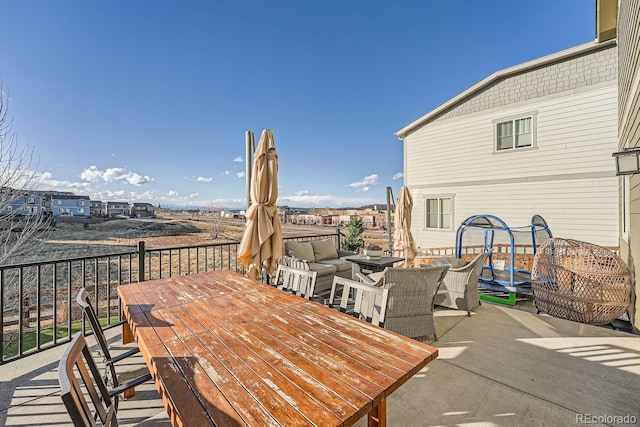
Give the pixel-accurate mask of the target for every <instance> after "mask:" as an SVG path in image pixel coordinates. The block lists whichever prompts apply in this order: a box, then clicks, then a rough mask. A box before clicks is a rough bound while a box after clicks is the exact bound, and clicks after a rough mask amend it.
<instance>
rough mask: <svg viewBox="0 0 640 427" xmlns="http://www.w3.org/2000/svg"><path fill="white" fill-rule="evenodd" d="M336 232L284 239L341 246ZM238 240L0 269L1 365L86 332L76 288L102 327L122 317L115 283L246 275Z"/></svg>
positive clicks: (106, 326) (140, 245)
mask: <svg viewBox="0 0 640 427" xmlns="http://www.w3.org/2000/svg"><path fill="white" fill-rule="evenodd" d="M341 236H342V234H341V233H340V230H337V231H336V232H335V233H330V234H313V235H299V236H295V237H287V238H285V239H284V240H285V242H287V241H302V240H316V239H325V238H331V239H333V240H334V242H335V243H336V247H338V248H339V247H340V245H341ZM239 245H240V243H239V242H237V241H234V242H223V243H212V244H203V245H195V246H179V247H167V248H154V249H147V248H145V243H144V242H142V241H141V242H139V243H138V248H137V249H136V250H134V251H130V252H121V253H113V254H106V255H99V256H91V257H81V258H73V259H61V260H53V261H43V262H37V263H28V264H16V265H8V266H3V267H0V338H1V341H2V346H1V347H0V364H5V363H7V362H10V361H12V360H16V359H19V358H22V357H25V356H28V355H31V354H34V353H36V352H38V351H41V350H44V349H47V348H50V347H53V346H56V345H59V344H64V343H67V342H69V341H70V340H71V337H72V336H73V334H74V333H75V332H76V331H78V330H83V331H84V330H86V328H87V324H86V323H85V320H84V318H83V315H82V310H81V309H80V307H79V306H78V304H77V303H76V301H75V296H76V295H77V293H78V290H79V289H80V288H85V289H87V291H89V294H90V295H91V297H92V298H93V306H94V309H95V310H96V311H97V313H98V317H99V318H100V319H101V321H102V322H103V323H104V324H103V327H104V328H109V327H110V326H113V325H115V324H117V323H118V322H119V321H120V319H121V317H120V316H121V306H120V299H119V298H118V293H117V290H116V289H117V286H118V285H121V284H127V283H132V282H138V281H144V280H153V279H160V278H166V277H173V276H181V275H186V274H194V273H200V272H205V271H213V270H233V271H237V272H240V273H242V274H244V273H245V271H244V267H243V266H242V264H240V263H239V262H238V260H237V252H238V247H239Z"/></svg>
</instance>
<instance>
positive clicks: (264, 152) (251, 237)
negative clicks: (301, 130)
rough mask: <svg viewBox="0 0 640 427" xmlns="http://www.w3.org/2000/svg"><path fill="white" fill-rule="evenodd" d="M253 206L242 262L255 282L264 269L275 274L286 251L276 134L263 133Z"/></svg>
mask: <svg viewBox="0 0 640 427" xmlns="http://www.w3.org/2000/svg"><path fill="white" fill-rule="evenodd" d="M249 192H250V198H251V206H250V207H249V209H247V213H246V217H247V226H246V228H245V230H244V234H243V236H242V241H241V242H240V247H239V248H238V260H239V261H240V262H241V263H242V264H243V265H244V266H245V268H247V269H248V272H247V275H248V276H249V277H251V278H253V279H255V278H256V277H257V276H258V274H260V273H261V271H262V269H263V268H264V269H265V270H266V271H267V273H269V274H271V273H273V270H274V269H275V267H276V264H277V262H278V260H279V259H280V257H281V256H282V251H283V242H282V226H281V225H280V217H279V216H278V212H277V208H276V200H277V199H278V154H277V153H276V146H275V141H274V139H273V132H271V131H270V130H269V129H265V130H263V131H262V135H261V136H260V142H259V143H258V148H256V152H255V155H254V160H253V172H252V175H251V185H250V188H249Z"/></svg>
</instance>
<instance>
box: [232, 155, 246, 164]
mask: <svg viewBox="0 0 640 427" xmlns="http://www.w3.org/2000/svg"><path fill="white" fill-rule="evenodd" d="M242 162H244V160H243V159H242V157H240V156H236V158H235V159H233V163H242Z"/></svg>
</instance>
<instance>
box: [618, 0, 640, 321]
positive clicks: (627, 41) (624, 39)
mask: <svg viewBox="0 0 640 427" xmlns="http://www.w3.org/2000/svg"><path fill="white" fill-rule="evenodd" d="M618 44H619V46H620V48H619V58H618V61H619V71H620V74H619V79H618V100H619V105H620V108H619V117H618V132H619V135H620V141H619V149H623V148H625V147H640V0H623V1H620V2H619V4H618ZM625 180H626V181H627V182H626V185H628V186H629V196H630V197H629V198H630V200H629V212H630V213H629V224H628V226H629V227H628V228H629V229H628V232H627V233H625V230H624V228H623V227H621V229H620V237H621V239H620V255H621V256H622V257H623V259H624V260H625V261H626V263H627V264H628V265H629V267H630V268H631V271H632V274H633V283H634V290H635V295H634V299H633V300H632V308H631V309H630V310H629V317H630V318H631V320H632V323H633V324H634V330H635V332H636V333H640V328H639V327H638V325H637V319H638V313H639V312H640V299H638V297H637V296H638V294H640V285H639V283H638V280H637V272H638V271H640V175H632V176H630V177H621V178H619V184H620V193H619V199H618V200H619V203H620V205H619V206H620V212H621V223H622V222H623V221H624V218H623V217H622V216H623V215H624V205H625V204H626V200H625V197H626V195H625V194H624V191H623V187H622V184H623V181H625Z"/></svg>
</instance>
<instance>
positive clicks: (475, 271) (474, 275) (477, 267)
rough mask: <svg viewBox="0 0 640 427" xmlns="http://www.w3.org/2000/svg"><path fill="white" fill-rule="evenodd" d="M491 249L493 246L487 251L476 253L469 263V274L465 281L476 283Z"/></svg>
mask: <svg viewBox="0 0 640 427" xmlns="http://www.w3.org/2000/svg"><path fill="white" fill-rule="evenodd" d="M492 251H493V248H491V249H489V250H488V251H485V252H482V253H481V254H478V255H477V256H476V257H475V258H474V259H473V260H472V261H471V262H470V263H469V264H472V265H473V268H472V269H471V272H470V274H469V278H468V279H467V281H468V282H469V283H471V284H473V285H477V284H478V279H480V274H481V272H482V268H483V267H484V263H485V262H486V261H487V258H488V257H489V255H490V254H491V252H492Z"/></svg>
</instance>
